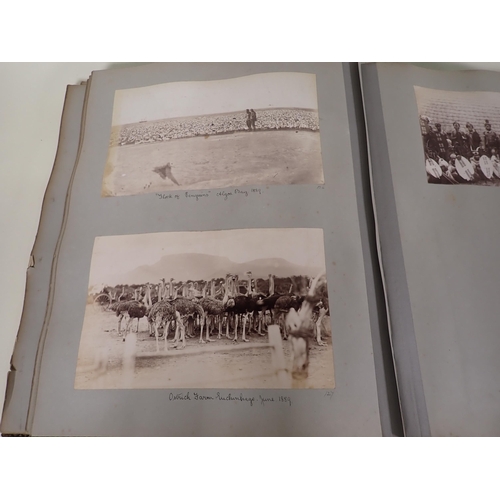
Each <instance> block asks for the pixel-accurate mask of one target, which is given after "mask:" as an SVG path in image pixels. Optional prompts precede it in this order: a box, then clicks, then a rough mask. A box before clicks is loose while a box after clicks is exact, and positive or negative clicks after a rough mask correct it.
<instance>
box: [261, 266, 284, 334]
mask: <svg viewBox="0 0 500 500" xmlns="http://www.w3.org/2000/svg"><path fill="white" fill-rule="evenodd" d="M281 296H282V295H281V294H279V293H275V291H274V275H273V274H270V275H269V292H268V295H267V297H264V298H262V299H261V300H259V302H258V305H259V307H260V311H261V314H262V317H263V319H265V317H266V313H267V311H269V313H270V314H271V321H272V320H273V310H274V306H275V304H276V301H277V300H278V299H279V298H280V297H281ZM260 331H261V326H260V325H259V333H260Z"/></svg>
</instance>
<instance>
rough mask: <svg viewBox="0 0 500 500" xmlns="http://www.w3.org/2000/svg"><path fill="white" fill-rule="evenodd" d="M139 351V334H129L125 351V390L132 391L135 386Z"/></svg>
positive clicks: (123, 369) (123, 370)
mask: <svg viewBox="0 0 500 500" xmlns="http://www.w3.org/2000/svg"><path fill="white" fill-rule="evenodd" d="M136 350H137V334H135V333H134V332H129V334H128V335H127V336H126V337H125V348H124V349H123V364H122V377H123V379H122V380H123V386H124V388H127V389H131V388H132V387H133V384H134V372H135V356H136Z"/></svg>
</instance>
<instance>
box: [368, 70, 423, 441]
mask: <svg viewBox="0 0 500 500" xmlns="http://www.w3.org/2000/svg"><path fill="white" fill-rule="evenodd" d="M361 81H362V94H363V104H364V111H365V119H366V133H367V138H368V140H367V144H368V149H369V163H370V174H371V186H372V196H373V200H374V203H373V209H374V213H375V225H376V242H377V246H378V256H379V262H380V268H381V270H382V274H381V276H382V282H383V287H384V293H385V296H386V303H387V315H388V319H389V329H390V334H391V344H392V352H393V357H394V367H395V373H396V380H397V386H398V394H399V400H400V406H401V414H402V417H403V427H404V433H405V435H406V436H430V425H429V417H428V414H427V405H426V402H425V396H424V388H423V382H422V375H421V371H420V363H419V359H418V351H417V343H416V338H415V330H414V325H413V318H412V312H411V305H410V297H409V291H408V284H407V281H406V273H405V268H404V260H403V250H402V247H401V237H400V232H399V224H398V217H397V212H396V201H395V195H394V187H393V181H392V174H391V166H390V158H389V149H388V148H389V146H388V143H387V136H386V131H385V122H384V113H383V108H382V101H381V94H380V83H379V76H378V68H377V64H375V63H371V64H363V65H362V66H361Z"/></svg>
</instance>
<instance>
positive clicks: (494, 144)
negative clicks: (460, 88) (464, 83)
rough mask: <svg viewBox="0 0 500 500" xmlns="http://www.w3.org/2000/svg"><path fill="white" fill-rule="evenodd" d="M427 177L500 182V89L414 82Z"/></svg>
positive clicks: (441, 180)
mask: <svg viewBox="0 0 500 500" xmlns="http://www.w3.org/2000/svg"><path fill="white" fill-rule="evenodd" d="M415 95H416V98H417V105H418V112H419V115H420V131H421V134H422V142H423V147H424V154H425V170H426V172H427V181H428V182H429V183H431V184H474V185H476V186H500V136H499V135H498V133H499V132H500V93H498V92H477V91H476V92H455V91H444V90H435V89H427V88H422V87H415Z"/></svg>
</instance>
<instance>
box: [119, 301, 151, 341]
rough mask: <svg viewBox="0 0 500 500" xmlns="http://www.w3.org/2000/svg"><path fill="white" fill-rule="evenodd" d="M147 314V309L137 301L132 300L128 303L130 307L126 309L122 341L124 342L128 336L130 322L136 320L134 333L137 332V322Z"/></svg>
mask: <svg viewBox="0 0 500 500" xmlns="http://www.w3.org/2000/svg"><path fill="white" fill-rule="evenodd" d="M147 313H148V308H147V307H146V306H145V305H144V304H143V303H142V302H139V301H138V300H132V301H130V306H129V307H128V309H127V311H126V314H128V320H127V323H126V325H125V335H124V337H123V341H124V342H125V337H126V336H127V334H128V331H129V328H130V324H131V323H132V320H134V319H137V330H136V332H137V333H138V332H139V321H140V319H141V318H144V316H146V314H147Z"/></svg>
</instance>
